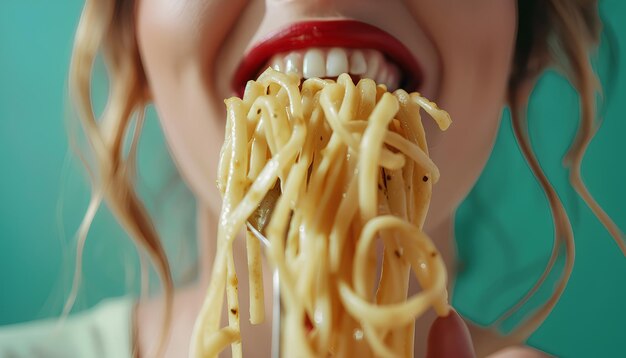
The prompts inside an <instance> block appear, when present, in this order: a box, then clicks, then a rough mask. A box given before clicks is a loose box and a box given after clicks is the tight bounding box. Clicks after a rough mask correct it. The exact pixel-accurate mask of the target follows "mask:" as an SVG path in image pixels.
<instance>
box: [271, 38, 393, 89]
mask: <svg viewBox="0 0 626 358" xmlns="http://www.w3.org/2000/svg"><path fill="white" fill-rule="evenodd" d="M269 65H270V66H272V67H273V68H274V69H275V70H278V71H283V72H293V73H297V74H299V75H300V77H303V78H312V77H337V76H339V75H340V74H342V73H349V74H351V75H357V76H360V77H362V78H371V79H373V80H374V81H376V83H383V84H385V85H386V86H387V89H388V90H390V91H393V90H395V89H397V88H398V85H399V83H400V71H399V70H398V67H397V66H396V65H394V64H393V63H390V62H388V61H387V60H385V58H384V57H383V55H382V54H381V53H380V52H379V51H376V50H369V49H367V50H361V49H345V48H339V47H332V48H309V49H303V50H297V51H291V52H285V53H280V54H276V55H274V57H272V59H271V61H270V63H269Z"/></svg>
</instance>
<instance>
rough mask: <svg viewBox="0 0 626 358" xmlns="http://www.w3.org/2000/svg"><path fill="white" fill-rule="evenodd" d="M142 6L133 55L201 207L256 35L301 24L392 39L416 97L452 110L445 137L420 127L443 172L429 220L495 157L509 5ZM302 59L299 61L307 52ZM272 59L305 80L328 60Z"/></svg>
mask: <svg viewBox="0 0 626 358" xmlns="http://www.w3.org/2000/svg"><path fill="white" fill-rule="evenodd" d="M137 1H138V4H137V10H136V11H137V32H138V36H137V37H138V42H139V49H140V53H141V57H142V61H143V64H144V68H145V71H146V74H147V78H148V82H149V85H150V89H151V91H152V96H153V99H154V103H155V105H156V108H157V111H158V113H159V117H160V119H161V123H162V126H163V130H164V132H165V136H166V138H167V141H168V144H169V146H170V149H171V152H172V154H173V156H174V159H175V161H176V163H177V165H178V166H179V169H180V171H181V173H182V175H183V177H184V178H185V180H186V181H187V182H188V184H189V185H190V187H191V188H192V190H193V191H194V192H195V193H196V194H197V196H198V197H199V198H200V199H201V200H202V201H203V202H205V204H206V205H209V206H216V205H219V198H218V194H217V190H216V188H215V184H214V183H215V179H216V168H217V162H218V154H219V149H220V147H221V144H222V141H223V135H224V123H225V107H224V104H223V99H224V98H227V97H230V96H232V95H234V94H235V93H234V91H233V87H232V85H231V82H232V79H233V76H234V74H235V71H236V70H237V67H238V65H239V64H240V63H241V61H242V59H244V57H245V56H246V54H247V51H248V50H249V49H251V48H253V47H254V46H255V45H257V44H258V43H259V42H260V41H261V40H264V39H266V38H267V37H268V36H270V35H272V34H274V33H276V32H277V31H279V30H282V29H285V28H287V27H289V26H290V25H292V24H294V23H298V22H303V21H307V20H313V19H315V20H346V19H350V20H357V21H361V22H364V23H367V24H370V25H374V26H376V27H378V28H379V29H382V30H384V31H386V32H387V33H389V34H391V35H392V36H393V37H395V38H396V39H398V40H399V41H400V42H402V43H403V44H404V46H406V48H407V49H408V50H409V52H410V53H411V55H412V56H413V57H414V58H415V60H417V62H418V63H419V64H420V65H421V68H422V72H423V81H422V83H421V85H420V86H419V91H420V92H422V93H423V94H424V95H425V96H426V97H428V98H429V99H431V100H433V101H435V102H437V103H438V104H439V106H440V107H441V108H444V109H446V110H447V111H448V112H450V114H451V116H452V119H453V124H452V126H451V127H450V129H449V130H448V131H447V132H445V133H443V134H440V133H438V131H437V130H436V129H435V126H433V125H431V124H430V123H431V122H430V121H428V120H427V121H426V126H427V135H428V140H429V147H430V151H431V156H432V157H433V159H434V161H435V163H436V164H437V165H438V166H439V168H440V170H441V180H440V181H439V183H438V184H437V185H435V189H434V190H435V192H434V194H433V202H432V204H431V212H430V214H429V217H430V220H428V222H429V223H430V224H431V225H437V224H438V223H439V222H441V221H442V220H443V219H445V218H446V217H448V216H449V215H450V214H451V213H452V212H453V211H454V210H455V209H456V207H457V206H458V204H459V203H460V201H461V200H462V199H463V198H464V196H465V195H466V194H467V193H468V191H469V190H470V189H471V187H472V185H473V184H474V182H475V181H476V179H477V178H478V176H479V174H480V172H481V171H482V168H483V166H484V164H485V162H486V160H487V158H488V156H489V154H490V152H491V148H492V145H493V141H494V138H495V135H496V132H497V128H498V123H499V118H500V112H501V108H502V106H503V103H504V99H505V93H506V92H505V91H506V85H507V79H508V74H509V71H510V64H511V61H512V55H513V51H514V43H515V34H516V28H517V12H516V1H515V0H404V1H403V0H384V1H383V0H337V1H331V0H318V1H305V0H250V1H246V0H137ZM331 42H332V41H331ZM330 45H331V46H332V43H331V44H330ZM350 46H351V47H354V46H356V47H357V48H356V49H354V48H353V49H349V50H347V51H343V52H342V51H339V53H340V54H341V53H346V54H347V56H348V57H347V58H348V59H349V57H350V54H352V53H354V52H355V50H357V49H358V47H359V44H358V42H355V43H352V44H351V45H350ZM363 50H368V49H366V48H363ZM289 53H290V51H288V50H287V51H286V53H285V54H284V55H288V54H289ZM298 53H299V54H301V55H302V56H303V57H306V56H307V53H308V49H307V48H304V49H300V50H299V52H298ZM363 53H364V55H365V56H364V57H365V63H366V67H367V66H370V65H371V63H373V62H375V61H374V60H373V58H374V57H376V54H375V52H371V51H364V52H363ZM278 58H279V60H282V61H283V65H286V62H285V61H286V60H289V61H288V62H290V63H291V64H292V65H293V67H294V68H295V69H296V70H299V71H300V73H302V72H305V74H306V73H309V74H311V73H314V72H315V71H316V70H315V68H317V67H319V66H321V68H324V65H325V64H324V63H323V62H322V63H321V64H320V63H317V62H315V61H314V60H313V56H311V60H310V61H308V62H307V61H306V60H305V62H307V63H309V64H310V65H307V64H306V63H305V64H302V63H301V62H300V61H301V60H299V59H298V55H297V54H296V55H292V57H291V58H290V59H288V58H286V56H279V57H278ZM268 61H269V59H268ZM321 61H323V59H322V60H321ZM355 61H356V60H355ZM386 61H387V62H389V63H393V61H394V59H393V58H390V59H387V60H386ZM303 66H304V67H305V68H303ZM371 66H374V65H371ZM371 66H370V67H371ZM306 67H309V68H308V69H307V68H306ZM357 67H358V66H357ZM405 75H406V74H405ZM377 76H378V75H377ZM381 76H382V77H381V78H380V79H381V80H384V81H394V80H392V79H390V78H389V77H387V79H386V80H385V77H384V76H383V75H381ZM400 76H402V74H400ZM375 79H376V78H375Z"/></svg>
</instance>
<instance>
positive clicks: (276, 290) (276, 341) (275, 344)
mask: <svg viewBox="0 0 626 358" xmlns="http://www.w3.org/2000/svg"><path fill="white" fill-rule="evenodd" d="M246 226H247V227H248V229H249V230H250V232H252V234H253V235H254V236H255V237H256V238H257V239H259V241H261V243H262V244H263V246H265V247H266V248H268V247H269V246H270V242H269V241H268V240H267V238H266V237H265V236H263V235H262V234H261V233H260V232H259V230H257V229H256V228H255V227H254V225H252V224H251V223H250V222H246ZM272 288H273V289H272V295H273V300H272V358H280V336H281V330H280V325H281V319H280V311H281V309H282V307H281V303H280V277H279V275H278V269H277V268H276V269H274V272H273V274H272Z"/></svg>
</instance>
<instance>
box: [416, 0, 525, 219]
mask: <svg viewBox="0 0 626 358" xmlns="http://www.w3.org/2000/svg"><path fill="white" fill-rule="evenodd" d="M418 2H419V3H421V5H422V6H420V7H419V9H421V10H422V12H421V14H423V15H421V16H422V18H420V21H422V23H424V24H425V28H426V29H427V31H428V32H429V36H430V37H431V38H432V40H433V42H434V43H435V46H436V47H437V50H438V52H439V55H440V60H441V71H442V72H441V78H442V80H441V83H440V87H439V93H438V95H437V98H436V100H437V102H438V104H439V105H440V106H441V107H442V108H444V109H446V110H447V111H449V112H450V115H451V116H452V120H453V124H452V126H451V127H450V129H449V130H448V131H447V132H444V133H441V134H440V133H436V134H435V135H434V136H432V135H431V138H432V139H431V140H430V141H429V143H430V144H431V147H432V149H431V154H432V156H433V159H434V160H435V163H437V165H438V166H439V167H440V170H441V180H440V182H439V183H438V184H437V185H436V186H435V189H434V190H435V194H434V195H433V202H432V205H431V211H430V213H429V215H430V216H431V223H432V224H434V225H436V224H437V223H438V222H440V220H442V219H444V218H445V217H447V216H449V215H450V214H451V213H452V212H453V211H454V210H456V208H457V206H458V205H459V204H460V202H461V201H462V200H463V198H464V197H465V196H466V195H467V193H468V192H469V190H471V188H472V186H473V185H474V183H475V182H476V180H477V179H478V177H479V175H480V173H481V171H482V169H483V168H484V165H485V163H486V161H487V159H488V158H489V155H490V153H491V150H492V148H493V142H494V140H495V137H496V134H497V129H498V126H499V123H500V115H501V110H502V107H503V105H504V103H505V95H506V91H507V83H508V77H509V73H510V69H511V61H512V56H513V52H514V46H515V37H516V28H517V10H516V2H515V1H514V0H473V1H467V0H463V1H462V0H439V1H435V0H423V1H418ZM426 9H428V11H426ZM426 13H427V15H428V16H424V15H426ZM415 14H416V16H420V15H419V14H420V12H419V11H415ZM432 132H433V131H431V133H432Z"/></svg>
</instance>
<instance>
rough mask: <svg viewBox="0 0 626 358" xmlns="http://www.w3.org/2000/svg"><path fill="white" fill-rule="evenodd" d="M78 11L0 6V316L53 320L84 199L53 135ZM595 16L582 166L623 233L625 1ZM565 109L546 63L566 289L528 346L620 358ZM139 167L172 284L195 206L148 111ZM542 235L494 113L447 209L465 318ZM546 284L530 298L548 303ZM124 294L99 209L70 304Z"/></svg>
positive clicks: (535, 135) (615, 265)
mask: <svg viewBox="0 0 626 358" xmlns="http://www.w3.org/2000/svg"><path fill="white" fill-rule="evenodd" d="M80 7H81V1H79V0H68V1H64V2H62V3H61V2H49V1H43V0H22V1H2V2H0V325H3V324H11V323H17V322H22V321H27V320H33V319H40V318H45V317H54V316H58V315H59V313H60V312H61V308H62V305H63V303H64V300H65V298H66V297H67V294H68V291H69V287H70V283H71V275H72V273H73V267H74V261H73V260H74V257H75V253H74V251H75V238H74V232H75V230H76V229H77V228H78V225H79V223H80V220H81V219H82V216H83V214H84V212H85V209H86V207H87V203H88V201H89V183H88V178H87V177H86V176H85V175H84V173H83V171H82V168H81V163H80V161H79V160H78V159H76V158H75V157H74V156H73V155H72V154H71V151H70V150H69V148H68V144H67V143H68V141H67V135H66V128H65V118H68V117H69V116H70V115H71V111H69V110H68V104H67V103H68V101H67V96H66V76H67V66H68V63H69V55H70V51H71V43H72V34H73V31H74V28H75V26H76V23H77V19H78V16H79V13H80ZM601 11H602V15H603V18H604V19H605V23H606V24H607V25H608V27H609V28H610V29H612V32H613V33H614V34H615V35H616V39H613V40H612V41H607V39H608V38H610V36H607V35H605V36H604V37H603V42H602V46H601V48H600V50H599V52H598V56H597V58H596V61H595V62H596V65H597V68H598V72H599V74H600V78H601V80H602V83H603V85H604V87H605V102H604V105H603V106H602V107H601V114H602V122H603V124H602V127H601V129H600V130H599V132H598V134H597V136H596V139H595V141H594V142H593V143H592V145H591V147H590V148H589V150H588V153H587V157H586V159H585V162H584V167H583V172H584V178H585V179H586V181H587V184H588V186H589V189H590V190H591V192H592V193H593V194H594V195H595V197H596V199H597V200H598V202H600V204H601V205H603V207H604V208H605V209H606V211H607V212H608V213H609V214H611V215H612V217H613V218H614V219H615V220H616V221H617V223H618V225H619V226H620V227H621V228H626V214H625V212H624V209H623V208H622V206H623V203H624V202H626V190H625V189H624V183H626V165H625V164H626V160H625V159H624V154H626V149H625V147H624V144H623V136H624V133H626V122H625V121H624V118H623V113H625V110H626V102H625V101H624V99H626V72H625V71H624V69H625V68H626V57H624V55H623V49H624V48H625V47H626V22H624V21H623V19H624V18H625V15H626V3H625V2H623V1H619V0H604V1H601ZM609 45H610V46H609ZM612 61H616V62H614V63H611V62H612ZM97 73H98V77H99V78H100V80H99V81H96V82H97V83H100V84H99V86H100V87H97V88H95V93H100V94H104V93H106V81H105V80H104V77H103V75H102V71H98V72H97ZM577 108H578V99H577V96H576V93H575V91H574V90H573V89H572V88H571V86H570V85H569V84H568V83H567V82H566V81H565V80H564V79H563V78H562V77H560V76H559V75H558V74H556V73H554V72H548V73H547V74H546V75H545V76H544V77H543V78H542V79H541V81H540V82H539V85H538V87H537V88H536V90H535V92H534V94H533V99H532V103H531V108H530V111H529V117H530V132H531V136H532V143H533V145H534V148H535V150H536V151H537V153H538V156H539V159H540V161H541V164H542V166H543V167H544V169H545V170H546V172H547V174H548V176H549V178H550V179H551V180H552V181H553V183H554V184H555V185H556V187H557V190H558V192H559V195H560V196H561V198H562V199H563V200H564V202H565V205H566V208H567V210H568V212H569V213H570V215H571V219H572V224H573V226H574V230H575V234H576V242H577V255H576V266H575V269H574V273H573V275H572V278H571V280H570V283H569V286H568V287H567V290H566V292H565V294H564V295H563V298H562V299H561V301H560V302H559V304H558V305H557V307H556V309H555V310H554V312H553V313H552V315H551V316H550V317H549V318H548V320H547V321H546V322H545V323H544V324H543V326H542V327H541V328H540V329H539V330H538V331H537V332H536V333H535V334H534V335H533V336H532V337H531V340H530V342H531V344H533V345H535V346H538V347H540V348H542V349H545V350H546V351H548V352H551V353H554V354H556V355H559V356H565V357H591V356H594V357H611V356H624V355H625V354H626V349H625V348H626V347H625V346H626V308H625V307H624V302H626V285H625V284H626V278H625V277H626V259H625V258H624V257H623V256H622V254H621V253H620V252H619V250H618V248H617V246H616V245H615V244H614V243H613V241H612V239H611V237H610V236H609V235H608V234H607V233H606V231H605V230H604V229H603V227H602V226H601V225H600V224H599V223H598V222H597V220H596V219H595V218H594V217H593V215H592V214H591V212H590V210H589V209H588V208H587V207H586V206H585V205H584V203H583V202H582V201H581V200H580V199H578V197H577V196H576V194H575V193H574V192H573V190H572V189H571V188H570V187H569V185H568V182H567V173H566V171H565V170H564V168H563V166H562V165H561V159H562V156H563V154H564V153H565V150H566V149H567V146H568V144H569V143H570V141H571V138H572V137H573V133H574V131H575V128H576V121H577V119H576V118H577V115H578V112H577ZM139 173H140V177H139V182H140V191H141V193H142V194H143V195H144V196H145V197H146V198H147V199H146V200H147V202H148V205H149V207H150V208H159V209H151V212H152V214H153V215H154V216H155V217H156V218H157V220H156V221H157V222H165V221H164V220H159V218H163V217H167V218H168V220H167V226H165V225H162V226H160V230H161V231H162V232H163V236H164V238H165V242H166V245H167V248H168V252H169V253H170V255H171V256H172V257H174V260H175V262H178V263H180V264H179V265H177V267H178V270H177V271H176V272H175V276H177V277H179V278H181V277H183V276H184V275H185V272H187V271H188V270H189V269H192V268H193V265H194V264H195V260H196V258H195V254H194V253H193V250H191V248H192V247H193V237H194V234H195V233H194V229H193V222H194V207H193V200H191V196H190V193H189V192H188V190H187V189H186V188H185V187H184V185H183V184H182V182H181V181H180V179H179V178H178V177H177V175H176V172H175V169H174V167H173V164H172V162H171V160H170V158H169V155H168V153H167V149H166V148H165V146H164V144H163V138H162V134H161V131H160V128H159V125H158V121H157V119H156V116H155V115H154V113H153V111H152V110H150V111H149V113H148V120H147V123H146V127H145V130H144V135H143V137H142V140H141V144H140V149H139ZM172 208H175V209H172ZM552 230H553V229H552V223H551V219H550V212H549V208H548V205H547V202H546V200H545V197H544V195H543V193H542V191H541V189H540V188H539V186H538V184H537V183H536V181H535V180H534V179H533V177H532V174H531V173H530V171H529V169H528V167H527V165H526V164H525V162H524V160H523V158H522V157H521V155H520V153H519V150H518V149H517V146H516V144H515V142H514V139H513V135H512V130H511V126H510V122H509V120H508V114H506V113H505V114H504V120H503V122H502V126H501V129H500V132H499V136H498V139H497V143H496V146H495V150H494V152H493V155H492V157H491V159H490V161H489V163H488V165H487V167H486V169H485V172H484V174H483V175H482V177H481V179H480V180H479V182H478V183H477V185H476V187H475V188H474V190H473V191H472V193H471V194H470V196H469V197H468V198H467V200H466V201H465V202H464V204H463V206H462V207H461V209H460V210H459V213H458V217H457V227H456V231H457V241H458V246H459V254H460V259H461V272H460V273H459V276H458V281H457V283H456V289H455V297H454V303H455V305H456V307H457V308H458V309H459V310H460V311H461V312H462V313H464V314H465V315H467V316H468V317H469V318H471V319H473V320H475V321H477V322H480V323H483V324H487V323H491V322H493V320H495V319H496V318H497V316H498V315H499V314H501V313H502V312H503V311H504V310H505V309H506V308H507V307H509V306H510V305H512V304H513V303H514V302H516V300H517V299H519V298H520V297H521V296H522V295H523V294H524V292H525V291H526V290H527V289H528V288H529V287H530V286H531V285H532V283H533V282H534V281H535V280H536V279H537V278H538V276H539V275H540V273H541V271H542V269H543V267H544V266H545V263H546V261H547V258H548V255H549V252H550V249H551V245H552ZM552 281H554V280H552ZM549 288H550V287H549V285H548V288H547V289H546V290H542V291H541V292H540V293H539V295H538V299H539V300H534V301H532V302H531V304H530V306H531V307H533V306H536V304H537V303H538V302H541V298H545V297H547V294H548V293H549ZM137 290H138V258H137V255H136V253H135V251H134V249H133V247H132V244H131V243H130V242H129V240H128V239H127V237H126V236H125V234H124V233H123V231H122V230H121V229H120V228H119V226H118V225H117V224H116V223H115V220H114V218H113V217H112V216H111V215H110V214H109V213H108V211H107V210H106V208H102V209H101V210H100V211H99V213H98V215H97V217H96V220H95V221H94V224H93V226H92V229H91V231H90V234H89V240H88V242H87V246H86V249H85V261H84V266H83V285H82V286H81V291H80V296H79V300H78V302H77V305H76V307H75V309H74V311H80V310H82V309H85V308H88V307H91V306H92V305H94V304H95V303H97V302H99V301H100V300H101V299H102V298H104V297H110V296H119V295H123V294H125V293H126V292H129V291H130V292H134V293H136V292H137ZM518 318H519V317H518Z"/></svg>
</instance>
